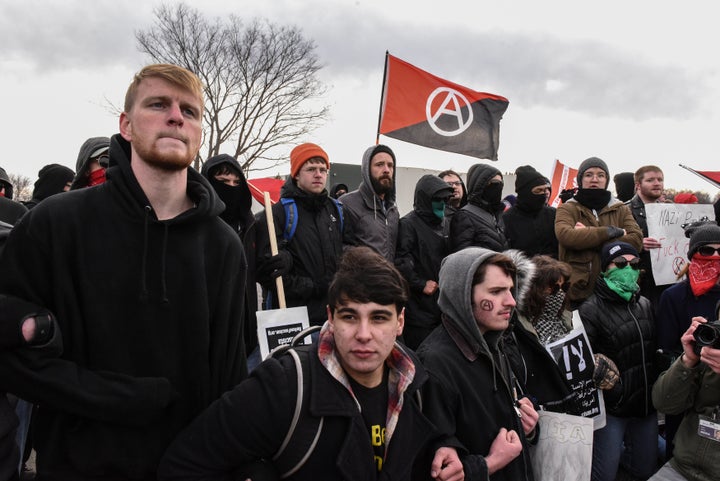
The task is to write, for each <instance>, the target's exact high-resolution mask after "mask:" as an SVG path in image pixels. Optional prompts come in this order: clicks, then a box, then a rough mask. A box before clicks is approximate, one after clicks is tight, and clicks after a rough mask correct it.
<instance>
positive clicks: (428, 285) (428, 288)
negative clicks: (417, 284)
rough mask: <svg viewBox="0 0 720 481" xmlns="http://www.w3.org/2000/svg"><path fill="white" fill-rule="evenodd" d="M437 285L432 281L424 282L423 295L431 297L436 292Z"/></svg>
mask: <svg viewBox="0 0 720 481" xmlns="http://www.w3.org/2000/svg"><path fill="white" fill-rule="evenodd" d="M437 288H438V283H437V282H435V281H433V280H428V281H425V287H423V294H425V295H426V296H431V295H433V294H434V293H435V291H437Z"/></svg>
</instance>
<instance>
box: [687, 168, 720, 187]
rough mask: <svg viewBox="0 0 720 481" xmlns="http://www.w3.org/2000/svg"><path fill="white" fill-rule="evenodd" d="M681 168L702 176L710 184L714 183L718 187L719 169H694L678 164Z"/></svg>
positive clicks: (719, 185) (719, 181) (719, 180)
mask: <svg viewBox="0 0 720 481" xmlns="http://www.w3.org/2000/svg"><path fill="white" fill-rule="evenodd" d="M678 165H679V166H680V167H682V168H683V169H687V170H689V171H690V172H692V173H693V174H695V175H697V176H698V177H702V178H703V179H705V180H707V181H708V182H710V183H711V184H714V185H715V187H720V171H717V170H695V169H691V168H690V167H688V166H685V165H682V164H678Z"/></svg>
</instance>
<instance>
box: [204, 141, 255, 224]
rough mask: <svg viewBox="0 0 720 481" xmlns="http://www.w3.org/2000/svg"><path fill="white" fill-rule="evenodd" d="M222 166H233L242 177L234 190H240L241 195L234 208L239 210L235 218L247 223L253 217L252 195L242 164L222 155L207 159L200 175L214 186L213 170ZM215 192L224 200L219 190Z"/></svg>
mask: <svg viewBox="0 0 720 481" xmlns="http://www.w3.org/2000/svg"><path fill="white" fill-rule="evenodd" d="M222 164H228V165H231V166H233V167H234V168H235V169H237V171H238V173H239V175H240V179H239V180H240V183H239V184H238V185H237V187H234V188H233V189H238V191H239V195H238V196H237V199H238V200H237V203H236V205H235V206H234V208H235V209H236V210H237V213H236V215H235V216H234V217H237V218H238V219H239V220H240V221H242V222H243V223H246V222H248V220H249V219H250V218H252V217H253V215H252V212H251V209H252V194H251V193H250V187H249V186H248V183H247V179H245V175H244V174H243V171H242V168H241V167H240V163H239V162H238V161H237V160H235V159H234V158H233V157H231V156H229V155H227V154H220V155H216V156H214V157H210V158H209V159H207V160H206V161H205V163H204V164H203V166H202V169H201V170H200V173H201V174H202V176H203V177H205V179H207V180H208V182H209V183H210V184H211V185H213V179H211V178H210V171H211V170H213V168H215V167H217V166H219V165H222ZM213 187H214V186H213ZM215 190H216V194H218V195H219V197H220V198H221V200H222V199H223V196H222V195H221V194H219V193H218V192H217V189H215ZM226 204H227V202H226ZM226 207H227V206H226Z"/></svg>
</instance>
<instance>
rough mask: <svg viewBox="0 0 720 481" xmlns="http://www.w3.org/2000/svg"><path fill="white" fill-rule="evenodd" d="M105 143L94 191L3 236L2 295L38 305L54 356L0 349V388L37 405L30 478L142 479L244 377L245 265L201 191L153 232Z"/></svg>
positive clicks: (211, 197)
mask: <svg viewBox="0 0 720 481" xmlns="http://www.w3.org/2000/svg"><path fill="white" fill-rule="evenodd" d="M129 159H130V145H129V144H128V143H127V142H126V141H125V140H124V139H122V137H120V136H119V135H116V136H114V137H113V139H112V142H111V146H110V162H111V165H110V168H109V169H108V171H107V177H108V180H107V182H105V183H104V184H102V185H99V186H96V187H93V188H89V189H80V190H76V191H70V192H67V193H64V194H63V195H59V196H54V197H51V198H48V199H46V200H45V201H43V202H42V203H41V205H39V206H38V207H36V208H35V209H33V210H32V211H31V212H29V213H28V214H27V215H26V216H24V217H23V218H22V219H21V221H20V222H19V223H18V224H17V225H16V226H15V227H14V228H13V232H12V233H11V235H10V238H9V239H8V242H7V244H6V246H5V250H4V252H3V255H2V257H1V258H0V270H1V271H2V272H3V273H4V275H3V276H0V293H2V294H12V295H15V296H17V297H19V298H21V299H24V300H26V301H29V302H32V303H34V304H37V305H40V306H43V307H46V308H47V309H49V310H50V311H51V312H53V313H54V314H55V317H56V318H57V321H58V325H59V326H60V331H61V332H62V339H63V347H64V351H63V354H62V356H60V357H59V358H58V357H57V355H56V353H48V352H46V351H44V350H28V349H15V350H13V351H11V352H0V390H7V391H9V392H12V393H15V394H17V395H18V396H19V397H21V398H22V399H26V400H28V401H30V402H33V403H37V404H40V406H41V407H40V409H39V410H38V413H37V415H36V416H35V417H34V421H35V423H36V424H35V449H36V450H37V452H38V457H37V463H38V464H37V469H38V474H39V476H42V477H43V478H46V479H73V480H75V479H96V478H97V479H107V478H133V479H154V477H155V470H156V467H157V463H158V461H159V459H160V456H161V455H162V453H163V452H164V450H165V448H166V447H167V445H168V444H169V442H170V440H172V438H173V437H174V436H175V434H176V433H177V432H179V431H180V429H181V428H183V427H184V426H185V425H187V424H188V423H189V422H190V421H191V420H192V419H193V418H194V417H195V416H197V414H198V413H200V412H201V411H202V410H203V409H204V408H205V407H207V406H208V405H209V404H210V403H211V402H212V401H213V400H215V399H217V398H218V397H220V395H221V394H222V393H223V392H225V391H226V390H228V389H230V388H232V387H233V386H235V385H236V384H237V383H238V382H240V381H241V380H242V379H244V378H245V377H246V375H247V372H246V371H247V369H246V356H245V350H244V347H243V346H244V345H243V339H242V329H243V325H242V317H243V296H242V295H238V293H242V292H243V290H244V289H245V283H244V282H245V281H244V280H245V269H246V264H245V258H244V255H243V251H242V247H241V245H240V241H239V240H238V237H237V235H235V234H234V233H233V232H232V230H231V229H230V228H229V227H228V226H227V225H226V224H225V223H224V222H222V221H221V220H220V219H219V218H218V217H217V214H218V212H219V211H220V205H219V203H218V201H217V197H216V196H215V193H214V192H213V191H212V189H211V187H210V186H209V185H208V183H207V181H206V180H205V179H204V178H202V176H200V174H198V173H197V172H195V171H194V170H192V169H190V170H188V183H187V192H188V195H189V196H190V198H191V199H192V200H193V201H194V203H195V204H196V206H195V207H194V208H192V209H190V210H188V211H186V212H184V213H182V214H180V215H179V216H177V217H175V218H173V219H170V220H166V221H159V220H158V219H157V217H156V215H155V212H154V211H153V209H152V207H151V206H150V203H149V201H148V199H147V198H146V196H145V194H144V192H143V190H142V189H141V187H140V185H139V184H138V182H137V180H136V179H135V176H134V175H133V172H132V169H131V166H130V160H129Z"/></svg>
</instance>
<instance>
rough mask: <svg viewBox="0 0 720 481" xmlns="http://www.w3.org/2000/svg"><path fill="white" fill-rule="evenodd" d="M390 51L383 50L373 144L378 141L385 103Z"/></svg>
mask: <svg viewBox="0 0 720 481" xmlns="http://www.w3.org/2000/svg"><path fill="white" fill-rule="evenodd" d="M389 55H390V52H388V51H387V50H385V69H384V71H383V81H382V91H381V92H380V112H379V113H378V126H377V133H376V134H375V145H377V144H379V143H380V123H381V122H382V113H383V104H384V103H385V82H387V71H388V56H389Z"/></svg>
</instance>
